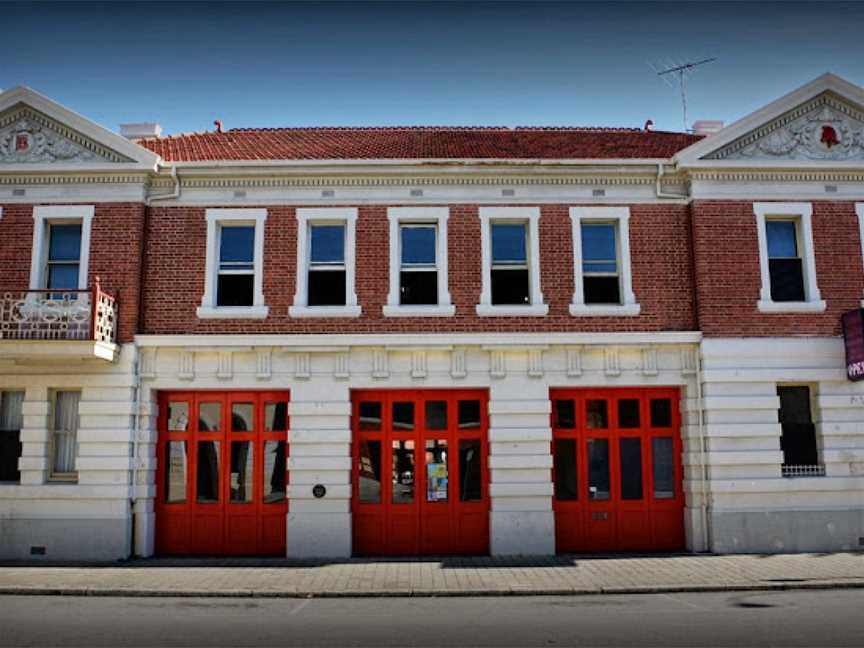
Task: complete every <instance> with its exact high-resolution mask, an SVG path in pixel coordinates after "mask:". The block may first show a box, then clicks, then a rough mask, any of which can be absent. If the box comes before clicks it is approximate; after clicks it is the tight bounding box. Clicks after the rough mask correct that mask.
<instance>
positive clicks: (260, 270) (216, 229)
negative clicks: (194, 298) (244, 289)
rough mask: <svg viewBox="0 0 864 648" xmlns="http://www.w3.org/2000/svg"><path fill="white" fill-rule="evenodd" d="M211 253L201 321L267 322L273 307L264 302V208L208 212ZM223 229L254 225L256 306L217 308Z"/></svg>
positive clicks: (206, 267) (254, 296)
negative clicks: (248, 320) (257, 320)
mask: <svg viewBox="0 0 864 648" xmlns="http://www.w3.org/2000/svg"><path fill="white" fill-rule="evenodd" d="M205 215H206V218H207V253H206V261H205V263H206V265H205V274H204V295H203V296H202V297H201V305H200V306H199V307H198V310H197V315H198V317H199V318H200V319H264V318H265V317H267V314H268V313H269V307H268V306H267V304H266V303H265V301H264V223H265V222H266V221H267V210H266V209H264V208H242V209H230V208H229V209H221V208H214V209H208V210H207V211H206V214H205ZM222 225H227V226H237V225H253V226H254V227H255V250H254V259H253V262H254V268H255V275H254V279H253V290H252V305H251V306H217V305H216V290H217V286H218V285H219V283H218V282H219V245H220V242H221V238H222V236H221V228H222Z"/></svg>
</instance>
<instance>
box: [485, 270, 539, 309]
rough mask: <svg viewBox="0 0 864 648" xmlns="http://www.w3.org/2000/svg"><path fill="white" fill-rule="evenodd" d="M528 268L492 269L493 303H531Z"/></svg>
mask: <svg viewBox="0 0 864 648" xmlns="http://www.w3.org/2000/svg"><path fill="white" fill-rule="evenodd" d="M530 303H531V288H530V286H529V285H528V271H527V270H494V269H493V270H492V304H493V305H496V306H498V305H504V306H506V305H508V304H519V305H522V304H530Z"/></svg>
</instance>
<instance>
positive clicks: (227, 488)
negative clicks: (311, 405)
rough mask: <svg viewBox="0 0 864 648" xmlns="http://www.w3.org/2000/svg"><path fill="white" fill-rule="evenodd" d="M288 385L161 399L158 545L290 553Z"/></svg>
mask: <svg viewBox="0 0 864 648" xmlns="http://www.w3.org/2000/svg"><path fill="white" fill-rule="evenodd" d="M287 414H288V393H287V392H166V393H162V394H160V399H159V422H158V426H159V427H158V430H159V441H158V447H157V452H158V463H157V484H158V488H157V498H156V551H157V553H160V554H193V555H194V554H199V555H284V553H285V546H286V538H285V530H286V529H285V527H286V524H285V518H286V515H287V510H288V503H287V498H286V495H287V491H286V487H287V472H286V462H287V453H288V416H287Z"/></svg>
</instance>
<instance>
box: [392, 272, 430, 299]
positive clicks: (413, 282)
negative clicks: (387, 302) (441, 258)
mask: <svg viewBox="0 0 864 648" xmlns="http://www.w3.org/2000/svg"><path fill="white" fill-rule="evenodd" d="M399 303H400V304H403V305H405V306H429V305H435V304H437V303H438V273H437V272H434V271H433V272H401V273H399Z"/></svg>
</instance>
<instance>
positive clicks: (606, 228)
mask: <svg viewBox="0 0 864 648" xmlns="http://www.w3.org/2000/svg"><path fill="white" fill-rule="evenodd" d="M582 259H583V260H584V261H605V262H607V263H609V262H611V263H612V270H610V272H615V263H614V262H615V261H616V260H617V259H618V247H617V245H616V244H615V225H613V224H612V223H582Z"/></svg>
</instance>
